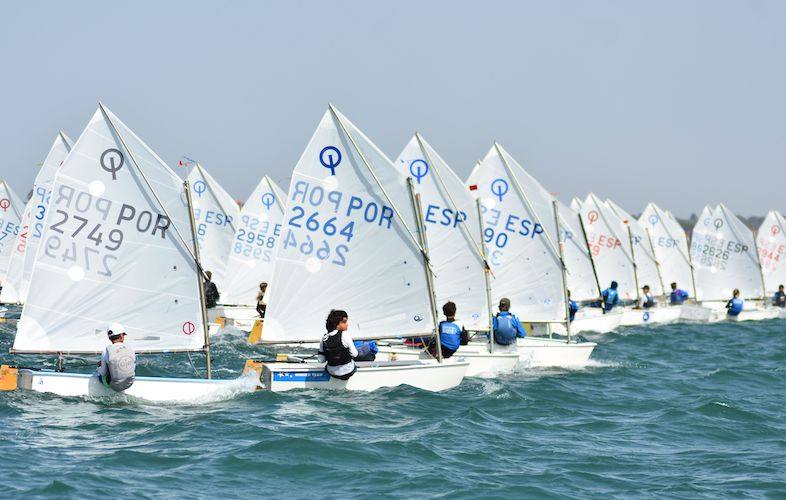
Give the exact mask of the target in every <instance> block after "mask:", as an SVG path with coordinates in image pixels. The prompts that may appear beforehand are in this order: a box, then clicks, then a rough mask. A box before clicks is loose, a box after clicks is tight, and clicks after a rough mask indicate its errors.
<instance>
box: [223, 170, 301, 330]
mask: <svg viewBox="0 0 786 500" xmlns="http://www.w3.org/2000/svg"><path fill="white" fill-rule="evenodd" d="M285 202H286V195H285V194H284V192H283V191H281V188H280V187H278V185H277V184H276V183H275V182H274V181H273V179H271V178H270V177H268V176H264V177H263V178H262V180H261V181H259V184H257V187H256V189H254V192H253V193H251V196H249V197H248V200H247V201H246V203H245V205H243V210H242V211H241V212H240V219H239V221H238V222H237V230H236V231H235V237H234V240H232V247H231V249H230V252H229V263H228V264H227V272H226V279H225V285H224V287H223V291H222V292H221V302H222V304H223V305H219V306H218V309H220V315H221V316H224V317H225V318H226V319H227V323H229V324H231V325H233V326H235V327H236V328H238V329H240V330H243V331H246V332H248V331H251V329H252V327H253V326H254V323H255V322H256V320H258V319H259V314H258V313H257V309H256V303H257V300H256V299H257V293H258V292H259V284H260V283H262V282H266V283H268V284H269V283H270V281H271V279H272V277H273V263H274V257H275V251H276V242H277V241H278V239H279V237H280V235H281V222H282V220H283V219H284V203H285Z"/></svg>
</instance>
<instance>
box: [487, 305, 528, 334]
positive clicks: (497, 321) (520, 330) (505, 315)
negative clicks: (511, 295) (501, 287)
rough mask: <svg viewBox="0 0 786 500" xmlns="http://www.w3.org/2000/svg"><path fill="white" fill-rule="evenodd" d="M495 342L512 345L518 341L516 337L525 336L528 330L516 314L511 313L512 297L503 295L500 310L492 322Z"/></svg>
mask: <svg viewBox="0 0 786 500" xmlns="http://www.w3.org/2000/svg"><path fill="white" fill-rule="evenodd" d="M492 327H493V328H492V329H493V330H494V342H496V343H497V344H500V345H510V344H513V343H515V342H516V337H520V338H522V339H523V338H524V337H526V336H527V331H526V330H525V329H524V327H523V326H521V322H519V319H518V318H517V317H516V315H515V314H511V313H510V299H508V298H506V297H503V298H501V299H500V301H499V312H498V313H497V315H496V316H494V320H493V322H492Z"/></svg>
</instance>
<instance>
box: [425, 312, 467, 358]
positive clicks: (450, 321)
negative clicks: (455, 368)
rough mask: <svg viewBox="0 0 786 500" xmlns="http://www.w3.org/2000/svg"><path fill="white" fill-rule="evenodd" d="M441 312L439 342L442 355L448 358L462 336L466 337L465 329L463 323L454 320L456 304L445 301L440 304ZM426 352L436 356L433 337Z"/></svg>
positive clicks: (458, 344)
mask: <svg viewBox="0 0 786 500" xmlns="http://www.w3.org/2000/svg"><path fill="white" fill-rule="evenodd" d="M442 314H444V315H445V321H440V322H439V343H440V345H441V346H442V357H443V358H449V357H451V356H453V353H455V352H456V351H457V350H458V348H459V346H460V345H461V341H462V337H464V338H466V336H467V331H466V330H465V329H464V325H462V324H461V323H460V322H458V321H456V304H454V303H453V302H450V301H448V302H446V303H445V305H443V306H442ZM428 352H429V353H431V355H432V356H435V357H436V355H437V342H436V340H435V339H433V340H432V341H431V343H430V344H429V346H428Z"/></svg>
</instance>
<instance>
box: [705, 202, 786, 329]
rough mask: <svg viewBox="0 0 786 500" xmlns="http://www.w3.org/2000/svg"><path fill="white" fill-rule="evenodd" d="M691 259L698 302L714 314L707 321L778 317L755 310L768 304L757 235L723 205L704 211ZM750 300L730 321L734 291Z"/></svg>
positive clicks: (774, 311)
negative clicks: (729, 305) (758, 303)
mask: <svg viewBox="0 0 786 500" xmlns="http://www.w3.org/2000/svg"><path fill="white" fill-rule="evenodd" d="M690 250H691V259H692V261H693V265H694V268H695V275H696V299H697V300H698V301H699V302H700V303H701V305H702V306H705V307H706V308H708V309H710V310H712V314H710V315H707V316H706V317H704V318H701V320H703V321H710V322H713V321H720V320H723V319H729V320H733V321H744V320H760V319H768V318H773V317H776V316H778V313H779V311H778V310H777V309H775V308H770V307H761V306H758V307H757V306H755V305H754V303H753V302H752V301H762V300H765V297H764V278H763V275H762V268H761V265H760V263H759V254H758V252H757V251H756V241H755V239H754V238H753V233H752V232H751V230H750V229H748V228H747V227H745V225H744V224H743V223H742V222H741V221H740V220H739V219H738V218H737V217H736V216H735V215H734V214H733V213H732V212H731V210H729V209H728V208H726V206H724V205H723V204H720V205H718V207H717V208H715V209H713V208H712V207H709V206H707V207H704V211H702V214H701V217H699V220H698V221H697V222H696V225H695V227H694V228H693V238H692V239H691V247H690ZM735 288H737V289H739V290H740V292H741V295H742V298H744V299H746V300H747V301H748V302H746V305H745V309H744V310H743V311H742V312H741V313H740V314H739V315H738V316H737V317H727V316H726V311H725V308H724V305H725V304H726V301H727V300H728V299H730V298H731V296H732V291H733V289H735Z"/></svg>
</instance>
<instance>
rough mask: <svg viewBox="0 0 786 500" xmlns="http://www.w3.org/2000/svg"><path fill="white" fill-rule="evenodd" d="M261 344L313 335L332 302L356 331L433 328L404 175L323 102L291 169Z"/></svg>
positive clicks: (384, 333) (371, 334)
mask: <svg viewBox="0 0 786 500" xmlns="http://www.w3.org/2000/svg"><path fill="white" fill-rule="evenodd" d="M287 200H288V201H287V205H286V206H287V208H286V215H285V216H284V224H283V228H282V232H281V239H280V240H279V243H278V245H277V250H276V265H275V268H274V270H273V279H272V280H271V284H270V288H269V294H270V297H269V298H268V299H267V312H266V314H265V325H264V331H263V334H262V340H263V341H268V340H271V341H316V340H318V339H320V338H321V337H322V335H324V333H325V318H326V317H327V315H328V313H329V312H330V310H331V309H344V310H346V311H347V312H348V313H349V320H350V325H351V326H350V328H351V331H352V334H353V337H355V338H381V337H395V336H403V335H412V334H417V333H424V334H425V333H430V332H433V329H434V324H433V319H432V314H431V312H430V308H431V306H430V303H429V294H428V286H427V282H426V274H425V271H424V264H423V257H422V254H421V251H420V245H419V243H418V239H417V238H418V236H417V234H416V219H415V212H414V210H413V208H412V200H411V199H410V195H409V192H408V188H407V183H406V178H405V177H404V176H403V175H402V174H401V172H400V171H399V170H398V169H397V168H396V167H395V166H394V165H393V163H392V162H391V161H390V160H389V159H388V158H387V157H386V156H385V155H384V154H383V153H382V152H381V151H380V150H379V149H378V148H377V147H376V146H375V145H374V144H373V143H372V142H371V141H370V140H369V139H368V138H367V137H366V136H365V135H363V133H362V132H361V131H360V130H358V129H357V128H356V127H355V126H354V125H353V124H352V123H351V122H350V121H349V120H348V119H347V118H345V117H344V116H343V115H341V114H340V113H338V111H336V110H335V108H333V107H331V108H330V109H328V111H327V112H326V113H325V115H324V116H323V117H322V120H321V121H320V123H319V126H318V128H317V130H316V132H315V133H314V135H313V136H312V138H311V140H310V141H309V143H308V146H307V147H306V149H305V151H304V152H303V155H302V156H301V157H300V160H299V161H298V163H297V165H296V166H295V170H294V172H293V174H292V181H291V184H290V187H289V193H288V195H287Z"/></svg>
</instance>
